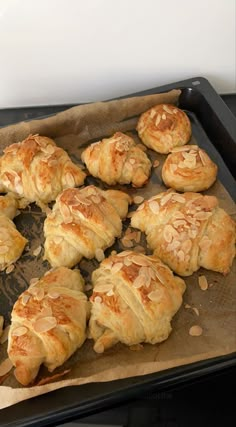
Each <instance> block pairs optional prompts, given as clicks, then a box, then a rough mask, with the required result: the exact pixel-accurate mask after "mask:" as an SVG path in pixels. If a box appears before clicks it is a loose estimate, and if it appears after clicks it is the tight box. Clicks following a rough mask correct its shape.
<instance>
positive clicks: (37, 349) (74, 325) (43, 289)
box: [8, 267, 90, 385]
mask: <svg viewBox="0 0 236 427" xmlns="http://www.w3.org/2000/svg"><path fill="white" fill-rule="evenodd" d="M83 286H84V281H83V279H82V276H81V275H80V272H79V270H73V271H72V270H69V269H67V268H65V267H60V268H57V269H55V270H54V271H51V272H48V273H46V274H45V275H44V276H43V277H42V278H41V279H40V280H39V281H38V282H36V283H34V284H33V285H31V286H30V287H29V288H28V289H27V290H26V291H25V292H23V293H22V294H21V295H20V296H19V298H18V300H17V301H16V303H15V305H14V307H13V310H12V315H11V326H10V331H9V340H8V355H9V358H10V360H11V361H12V363H13V365H14V366H15V367H16V369H15V377H16V379H17V380H18V381H19V382H20V383H21V384H23V385H28V384H30V383H31V382H32V381H33V380H34V379H35V378H36V376H37V374H38V371H39V368H40V366H41V364H44V365H45V366H46V367H47V368H48V370H49V371H50V372H52V371H53V370H54V369H55V368H57V367H58V366H61V365H62V364H63V363H64V362H65V361H66V360H67V359H68V358H69V357H70V356H71V355H72V354H73V353H74V352H75V351H76V350H77V349H78V348H79V347H81V346H82V344H83V342H84V341H85V339H86V333H85V330H86V320H87V319H88V316H89V310H90V304H89V302H88V301H87V297H86V295H85V294H84V293H83Z"/></svg>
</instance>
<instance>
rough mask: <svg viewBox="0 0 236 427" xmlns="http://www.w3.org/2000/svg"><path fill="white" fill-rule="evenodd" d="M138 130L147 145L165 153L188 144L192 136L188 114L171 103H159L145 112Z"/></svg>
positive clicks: (139, 122) (140, 119)
mask: <svg viewBox="0 0 236 427" xmlns="http://www.w3.org/2000/svg"><path fill="white" fill-rule="evenodd" d="M137 131H138V134H139V137H140V138H141V140H142V142H143V143H144V144H145V145H146V146H147V147H149V148H152V150H154V151H157V152H158V153H163V154H166V153H169V152H170V151H171V150H172V149H173V148H174V147H177V146H182V145H184V144H187V142H188V141H189V140H190V138H191V124H190V121H189V118H188V116H187V114H186V113H185V112H184V111H183V110H180V109H179V108H177V107H176V106H175V105H171V104H159V105H156V106H155V107H152V108H150V110H148V111H146V112H145V113H143V114H142V115H141V116H140V118H139V121H138V125H137Z"/></svg>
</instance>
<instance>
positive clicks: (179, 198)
mask: <svg viewBox="0 0 236 427" xmlns="http://www.w3.org/2000/svg"><path fill="white" fill-rule="evenodd" d="M172 200H174V201H175V202H179V203H185V201H186V200H185V197H184V196H181V194H178V193H174V194H173V195H172Z"/></svg>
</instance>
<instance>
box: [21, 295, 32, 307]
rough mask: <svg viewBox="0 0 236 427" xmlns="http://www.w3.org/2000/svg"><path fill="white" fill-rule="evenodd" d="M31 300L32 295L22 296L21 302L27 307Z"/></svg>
mask: <svg viewBox="0 0 236 427" xmlns="http://www.w3.org/2000/svg"><path fill="white" fill-rule="evenodd" d="M29 299H30V295H29V294H24V295H23V296H22V300H21V302H22V304H23V305H26V304H27V303H28V301H29Z"/></svg>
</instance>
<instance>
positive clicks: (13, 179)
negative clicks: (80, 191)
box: [0, 135, 85, 205]
mask: <svg viewBox="0 0 236 427" xmlns="http://www.w3.org/2000/svg"><path fill="white" fill-rule="evenodd" d="M84 179H85V174H84V172H82V170H81V169H80V168H79V167H78V166H76V165H75V164H74V163H72V161H71V160H70V158H69V156H68V154H67V153H66V152H65V151H64V150H63V149H62V148H59V147H57V146H56V144H55V142H54V141H53V140H52V139H50V138H47V137H45V136H39V135H29V136H28V138H26V139H25V140H24V141H22V142H18V143H16V144H12V145H10V146H9V147H7V148H5V150H4V154H3V156H2V157H0V192H9V191H11V192H13V193H15V194H16V195H17V196H18V197H19V198H24V199H26V200H27V201H28V203H30V202H36V203H38V204H39V205H42V204H43V203H49V202H50V201H52V200H55V198H56V196H57V195H58V194H59V193H60V192H61V191H62V190H63V189H64V188H68V187H74V186H79V185H82V184H83V182H84Z"/></svg>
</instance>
